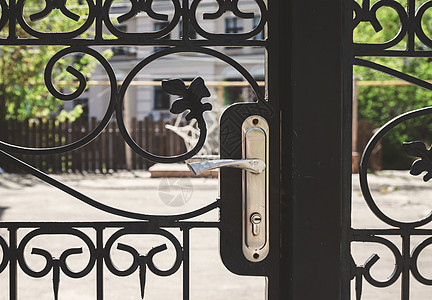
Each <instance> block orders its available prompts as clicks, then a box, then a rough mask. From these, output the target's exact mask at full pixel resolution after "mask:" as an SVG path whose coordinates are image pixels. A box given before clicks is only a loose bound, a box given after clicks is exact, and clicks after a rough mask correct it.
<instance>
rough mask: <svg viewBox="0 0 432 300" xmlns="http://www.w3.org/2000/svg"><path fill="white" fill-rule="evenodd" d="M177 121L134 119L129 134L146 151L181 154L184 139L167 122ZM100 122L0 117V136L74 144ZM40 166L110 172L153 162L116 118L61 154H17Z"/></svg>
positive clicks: (37, 144) (23, 142)
mask: <svg viewBox="0 0 432 300" xmlns="http://www.w3.org/2000/svg"><path fill="white" fill-rule="evenodd" d="M173 123H174V121H171V122H166V121H164V120H162V119H161V120H159V121H154V120H153V119H152V118H149V117H147V118H145V119H144V120H140V121H138V120H136V119H132V121H131V126H130V129H129V133H130V135H131V137H132V138H133V139H134V141H135V142H136V143H137V144H138V145H140V146H141V147H142V148H144V149H145V150H146V151H148V152H150V153H153V154H157V155H165V156H170V155H178V154H181V153H184V152H185V151H186V149H185V146H184V142H183V140H182V139H181V138H180V137H179V136H178V135H177V134H175V133H174V132H172V131H171V130H168V129H166V128H165V125H166V124H173ZM97 125H98V121H97V120H96V119H95V118H93V119H91V120H90V121H88V120H83V119H78V120H77V121H75V122H73V123H69V122H67V121H66V122H58V121H56V120H54V119H48V120H41V119H38V120H25V121H16V120H8V121H5V120H0V138H1V140H3V141H6V142H8V143H11V144H15V145H20V146H26V147H34V148H46V147H55V146H60V145H65V144H70V143H71V142H74V141H76V140H78V139H80V138H82V137H83V136H85V135H87V134H88V133H89V132H91V131H92V130H93V129H94V128H95V127H96V126H97ZM14 155H15V156H16V157H18V158H19V159H21V160H23V161H25V162H27V163H29V164H30V165H32V166H34V167H36V168H37V169H39V170H41V171H44V172H48V173H61V172H79V173H83V172H100V173H107V172H111V171H117V170H121V169H130V170H139V169H147V168H149V167H150V166H151V165H152V164H153V163H152V162H150V161H148V160H146V159H144V158H142V157H141V156H139V155H137V154H136V153H135V152H133V151H132V150H130V149H129V147H128V146H127V145H126V143H125V142H124V140H123V137H122V135H121V134H120V131H119V129H118V126H117V122H116V121H115V120H112V121H111V122H110V123H109V124H108V126H107V127H106V128H105V129H104V130H103V132H102V133H101V134H100V135H99V136H98V137H97V138H96V139H95V140H94V141H93V142H91V143H90V144H88V145H86V146H84V147H82V148H80V149H77V150H74V151H70V152H67V153H64V154H58V155H50V156H45V155H42V156H40V155H16V154H14ZM0 167H1V168H3V169H4V170H5V171H7V172H19V171H20V170H19V169H17V168H16V167H15V166H13V165H9V164H5V163H2V162H0Z"/></svg>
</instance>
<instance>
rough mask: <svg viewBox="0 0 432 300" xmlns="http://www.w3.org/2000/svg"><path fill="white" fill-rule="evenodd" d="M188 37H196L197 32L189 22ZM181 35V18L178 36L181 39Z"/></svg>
mask: <svg viewBox="0 0 432 300" xmlns="http://www.w3.org/2000/svg"><path fill="white" fill-rule="evenodd" d="M188 29H189V38H190V39H192V40H193V39H196V37H197V33H196V31H195V30H194V28H193V26H192V25H191V24H189V28H188ZM182 37H183V21H182V20H181V21H180V22H179V38H180V39H181V38H182Z"/></svg>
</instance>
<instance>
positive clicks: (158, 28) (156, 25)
mask: <svg viewBox="0 0 432 300" xmlns="http://www.w3.org/2000/svg"><path fill="white" fill-rule="evenodd" d="M168 25H169V22H157V23H154V24H153V30H154V31H155V32H158V31H161V30H162V29H164V28H165V27H167V26H168ZM170 38H171V35H170V34H167V35H165V36H164V37H162V38H161V39H170ZM164 48H166V47H164V46H157V47H154V51H159V50H162V49H164Z"/></svg>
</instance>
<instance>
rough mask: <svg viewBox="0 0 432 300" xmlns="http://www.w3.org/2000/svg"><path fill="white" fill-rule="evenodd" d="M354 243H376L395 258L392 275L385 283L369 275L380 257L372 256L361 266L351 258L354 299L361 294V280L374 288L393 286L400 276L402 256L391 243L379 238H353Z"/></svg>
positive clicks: (358, 298)
mask: <svg viewBox="0 0 432 300" xmlns="http://www.w3.org/2000/svg"><path fill="white" fill-rule="evenodd" d="M353 241H354V242H366V243H377V244H381V245H384V246H386V247H387V248H388V249H389V250H390V251H391V252H392V254H393V256H394V258H395V267H394V269H393V272H392V274H391V275H390V276H389V277H388V278H387V280H385V281H380V280H376V279H375V278H374V277H373V276H372V275H371V269H372V267H373V266H374V265H375V263H376V262H377V261H378V260H379V259H380V257H379V256H378V255H377V254H375V253H374V254H372V255H371V256H370V257H369V258H368V259H367V260H366V261H365V263H364V264H363V265H361V266H357V265H356V264H355V262H354V259H353V258H352V257H351V260H352V262H351V265H352V275H351V276H352V278H351V279H354V278H355V282H356V298H357V300H360V298H361V294H362V286H363V278H364V279H366V281H367V282H368V283H370V284H371V285H373V286H375V287H380V288H384V287H388V286H391V285H392V284H394V283H395V282H396V281H397V280H398V278H399V276H400V274H401V273H402V266H403V258H402V255H401V253H400V251H399V249H398V248H397V246H395V245H394V244H393V243H392V242H390V241H389V240H387V239H385V238H382V237H379V236H366V237H361V238H355V239H354V240H353Z"/></svg>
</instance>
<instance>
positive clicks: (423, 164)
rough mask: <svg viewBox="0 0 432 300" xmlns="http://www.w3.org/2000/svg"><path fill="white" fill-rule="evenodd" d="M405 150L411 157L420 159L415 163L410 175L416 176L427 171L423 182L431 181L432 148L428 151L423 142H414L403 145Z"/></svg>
mask: <svg viewBox="0 0 432 300" xmlns="http://www.w3.org/2000/svg"><path fill="white" fill-rule="evenodd" d="M403 149H404V150H405V152H406V153H407V154H408V155H409V156H413V157H420V159H418V160H416V161H414V162H413V164H412V166H411V170H410V174H411V175H415V176H416V175H420V174H421V173H422V172H423V171H426V172H427V173H426V175H424V176H423V180H424V181H425V182H426V181H428V180H430V179H431V178H432V147H431V148H429V149H427V148H426V146H425V144H424V143H423V142H421V141H414V142H405V143H403Z"/></svg>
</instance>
